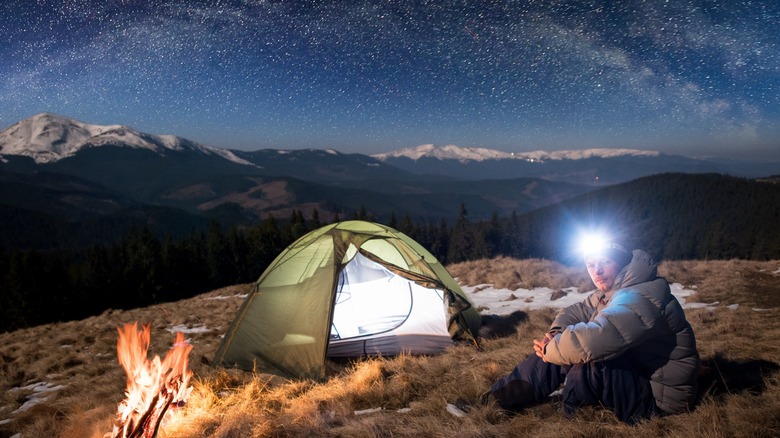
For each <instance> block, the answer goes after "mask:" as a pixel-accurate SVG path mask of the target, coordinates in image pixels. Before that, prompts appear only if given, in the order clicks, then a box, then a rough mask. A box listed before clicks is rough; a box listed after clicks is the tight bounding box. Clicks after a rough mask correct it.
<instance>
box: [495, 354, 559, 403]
mask: <svg viewBox="0 0 780 438" xmlns="http://www.w3.org/2000/svg"><path fill="white" fill-rule="evenodd" d="M561 373H562V369H561V367H560V366H559V365H555V364H551V363H547V362H544V361H543V360H542V359H540V358H539V357H538V356H536V355H535V354H532V355H530V356H528V358H527V359H525V360H524V361H522V362H520V363H519V364H518V365H517V366H516V367H515V369H514V370H512V372H511V373H509V374H507V375H506V376H504V377H502V378H500V379H499V380H498V381H497V382H496V383H494V384H493V386H492V387H491V388H490V393H491V394H492V395H493V397H494V398H495V400H496V401H497V402H498V404H499V405H500V406H501V407H502V408H504V409H507V410H510V411H519V410H520V409H522V408H524V407H526V406H528V405H531V404H535V403H539V402H542V401H544V400H545V399H546V398H547V397H548V396H549V395H550V394H551V393H552V392H553V391H555V390H556V389H558V387H559V386H560V385H561V383H563V375H562V374H561Z"/></svg>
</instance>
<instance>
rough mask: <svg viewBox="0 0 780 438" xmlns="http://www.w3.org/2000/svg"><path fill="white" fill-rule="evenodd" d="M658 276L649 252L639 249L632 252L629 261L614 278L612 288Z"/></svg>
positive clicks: (656, 266) (620, 287) (615, 288)
mask: <svg viewBox="0 0 780 438" xmlns="http://www.w3.org/2000/svg"><path fill="white" fill-rule="evenodd" d="M657 276H658V264H657V263H656V262H655V261H654V260H653V258H652V257H651V256H650V254H648V253H646V252H645V251H643V250H641V249H635V250H634V251H633V252H632V258H631V261H630V262H629V263H628V264H627V265H626V266H624V267H623V269H622V270H621V271H620V273H618V276H617V279H615V285H614V286H612V290H618V289H623V288H626V287H630V286H633V285H635V284H639V283H644V282H646V281H650V280H652V279H654V278H655V277H657Z"/></svg>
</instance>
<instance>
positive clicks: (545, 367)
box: [490, 354, 661, 424]
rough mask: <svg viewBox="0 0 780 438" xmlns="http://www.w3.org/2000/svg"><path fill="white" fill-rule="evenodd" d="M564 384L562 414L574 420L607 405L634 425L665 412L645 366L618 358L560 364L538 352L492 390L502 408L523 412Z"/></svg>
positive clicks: (618, 415) (521, 363) (619, 416)
mask: <svg viewBox="0 0 780 438" xmlns="http://www.w3.org/2000/svg"><path fill="white" fill-rule="evenodd" d="M561 384H563V394H562V401H563V410H564V413H565V414H566V416H567V417H571V416H573V415H574V413H575V412H576V410H577V408H579V407H580V406H590V405H598V404H601V405H604V406H606V407H607V408H609V409H611V410H612V411H613V412H614V413H615V415H617V417H618V418H619V419H620V420H621V421H623V422H625V423H629V424H634V423H636V422H638V421H639V420H641V419H643V418H649V417H651V416H653V415H659V414H661V411H660V410H659V409H658V408H657V407H656V405H655V399H654V398H653V392H652V389H651V388H650V380H649V379H648V377H647V376H645V375H644V374H643V372H642V371H641V369H640V367H638V366H636V365H635V364H632V363H631V361H630V360H628V359H626V358H625V357H623V356H621V357H618V358H616V359H612V360H606V361H598V362H589V363H584V364H576V365H572V366H560V365H555V364H551V363H547V362H544V361H543V360H542V359H540V358H539V357H538V356H536V355H535V354H532V355H531V356H529V357H528V358H527V359H526V360H524V361H522V362H520V364H518V365H517V366H516V367H515V369H514V370H512V372H511V373H509V374H508V375H506V376H504V377H502V378H501V379H499V380H498V381H497V382H496V383H495V384H494V385H493V387H492V388H491V389H490V390H491V392H492V393H493V397H495V398H496V401H498V403H499V405H501V407H502V408H504V409H507V410H510V411H519V410H521V409H523V408H524V407H526V406H529V405H533V404H536V403H540V402H543V401H546V400H547V398H548V397H549V395H550V394H551V393H552V392H553V391H555V390H556V389H558V388H559V387H560V386H561Z"/></svg>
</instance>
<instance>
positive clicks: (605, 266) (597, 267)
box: [585, 255, 621, 292]
mask: <svg viewBox="0 0 780 438" xmlns="http://www.w3.org/2000/svg"><path fill="white" fill-rule="evenodd" d="M585 267H586V268H588V274H590V279H591V280H593V284H595V285H596V287H597V288H598V289H599V290H601V291H603V292H606V291H608V290H610V289H612V286H614V285H615V280H616V279H617V275H618V273H619V272H620V268H621V267H620V265H619V264H618V263H617V262H615V261H614V260H612V259H610V258H609V257H604V256H603V255H592V256H588V257H586V258H585Z"/></svg>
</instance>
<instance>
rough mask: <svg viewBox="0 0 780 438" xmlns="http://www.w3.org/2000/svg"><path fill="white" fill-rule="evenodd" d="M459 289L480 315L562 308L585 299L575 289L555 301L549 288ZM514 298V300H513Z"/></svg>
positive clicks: (462, 286)
mask: <svg viewBox="0 0 780 438" xmlns="http://www.w3.org/2000/svg"><path fill="white" fill-rule="evenodd" d="M461 289H463V292H465V293H466V295H467V296H468V297H469V299H470V300H471V302H472V303H473V304H474V306H475V307H476V308H478V309H480V313H485V314H495V315H499V316H500V315H509V314H512V313H514V312H516V311H518V310H522V311H528V310H537V309H543V308H546V307H553V308H563V307H566V306H569V305H571V304H574V303H578V302H580V301H582V300H583V299H585V296H586V295H585V294H580V293H577V289H576V288H567V289H568V290H569V293H567V294H566V296H564V297H562V298H559V299H557V300H553V299H552V294H553V292H555V291H554V290H553V289H550V288H549V287H539V288H534V289H530V290H529V289H516V290H510V289H498V288H495V287H493V285H491V284H479V285H476V286H464V285H461ZM513 297H514V298H513Z"/></svg>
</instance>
